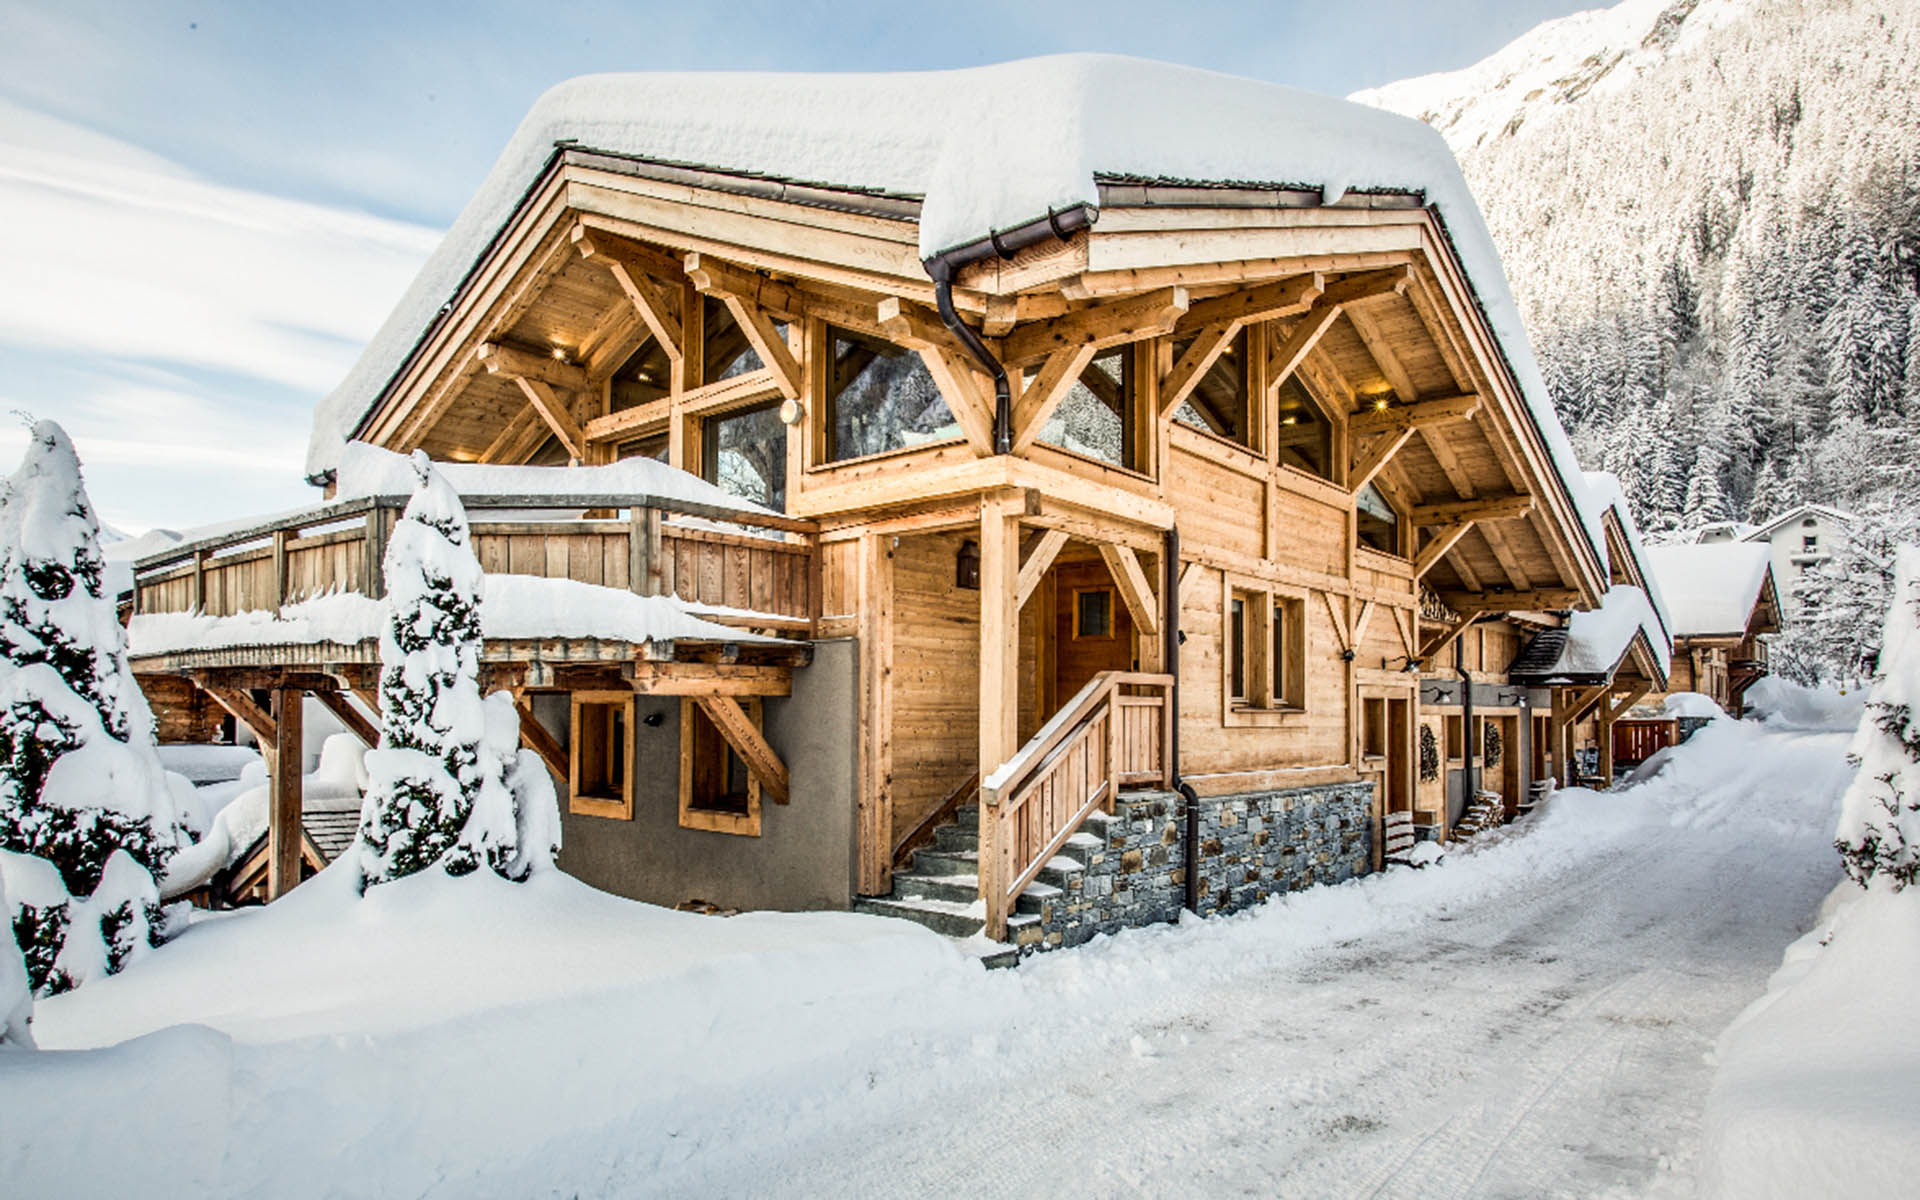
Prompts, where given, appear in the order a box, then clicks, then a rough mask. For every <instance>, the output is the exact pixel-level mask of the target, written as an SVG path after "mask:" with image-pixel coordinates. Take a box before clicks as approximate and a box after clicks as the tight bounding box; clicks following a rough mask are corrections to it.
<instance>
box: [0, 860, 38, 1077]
mask: <svg viewBox="0 0 1920 1200" xmlns="http://www.w3.org/2000/svg"><path fill="white" fill-rule="evenodd" d="M10 911H11V910H10V909H9V908H8V907H7V877H6V872H4V871H0V1050H4V1049H6V1048H8V1047H14V1048H16V1049H18V1048H25V1049H28V1050H31V1049H32V1048H33V1030H32V1021H33V985H32V984H31V983H29V982H28V981H27V965H26V960H25V959H23V958H21V957H20V947H19V946H18V945H16V944H15V943H14V936H13V922H12V921H11V920H8V919H7V914H8V913H9V912H10Z"/></svg>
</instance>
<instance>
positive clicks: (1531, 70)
mask: <svg viewBox="0 0 1920 1200" xmlns="http://www.w3.org/2000/svg"><path fill="white" fill-rule="evenodd" d="M1916 83H1920V4H1916V3H1914V2H1913V0H1628V2H1627V3H1623V4H1620V5H1618V6H1617V7H1614V8H1611V9H1606V10H1601V11H1596V12H1589V13H1580V14H1576V15H1574V16H1571V17H1567V18H1564V19H1561V20H1556V21H1551V22H1548V23H1546V24H1544V25H1541V26H1539V27H1538V28H1536V29H1534V30H1533V31H1532V32H1530V33H1528V34H1526V35H1525V36H1523V37H1521V38H1520V39H1519V40H1517V41H1515V42H1513V43H1512V44H1511V45H1509V46H1507V47H1506V48H1505V49H1503V50H1501V51H1499V52H1498V53H1497V54H1495V55H1493V56H1492V57H1490V58H1488V59H1486V60H1484V61H1483V62H1481V63H1479V64H1477V65H1475V66H1473V67H1469V68H1467V69H1465V70H1462V71H1457V72H1452V73H1449V74H1444V75H1433V76H1427V77H1424V78H1419V79H1410V80H1405V81H1403V82H1400V83H1396V84H1391V85H1389V86H1387V87H1384V88H1380V89H1376V90H1374V91H1371V92H1363V93H1359V94H1357V95H1356V96H1355V97H1354V99H1357V100H1361V101H1363V102H1366V103H1371V104H1376V105H1379V106H1382V107H1385V108H1390V109H1393V110H1396V111H1399V112H1403V113H1406V114H1408V115H1412V116H1417V117H1420V118H1422V119H1424V120H1426V121H1428V122H1429V123H1431V124H1433V125H1434V126H1436V127H1437V128H1438V129H1439V130H1440V131H1441V132H1442V133H1443V134H1444V135H1445V136H1446V137H1447V139H1448V141H1449V142H1450V143H1451V144H1452V145H1453V148H1454V151H1455V153H1456V154H1457V155H1458V156H1459V158H1460V161H1461V164H1462V166H1463V167H1464V169H1465V171H1466V174H1467V177H1468V179H1469V181H1470V182H1471V184H1472V185H1473V188H1474V191H1475V193H1476V194H1477V195H1478V197H1479V199H1480V202H1481V204H1482V205H1483V207H1484V208H1485V210H1486V215H1487V220H1488V222H1489V224H1490V225H1491V227H1492V230H1493V235H1494V240H1495V242H1496V244H1497V245H1498V246H1499V248H1500V250H1501V253H1502V255H1503V256H1504V258H1505V261H1506V267H1507V271H1508V274H1509V275H1510V276H1511V278H1512V282H1513V287H1514V291H1515V293H1516V294H1517V296H1518V297H1519V300H1520V304H1521V309H1522V312H1523V315H1524V316H1525V317H1526V319H1527V324H1528V328H1529V330H1530V331H1531V333H1532V336H1533V339H1534V342H1535V345H1536V348H1537V350H1538V351H1539V355H1540V358H1541V361H1542V364H1543V366H1544V368H1545V370H1546V374H1547V379H1548V381H1549V384H1550V385H1551V387H1552V390H1553V393H1554V399H1555V403H1556V404H1557V405H1558V407H1559V410H1560V413H1561V416H1562V419H1563V420H1564V421H1565V423H1566V425H1567V427H1568V429H1569V431H1570V432H1571V433H1572V435H1573V438H1574V443H1575V445H1576V447H1577V448H1578V450H1579V452H1580V457H1581V460H1582V462H1583V463H1584V464H1585V465H1586V466H1587V467H1589V468H1601V469H1605V470H1609V471H1612V472H1614V473H1616V474H1618V475H1619V476H1620V477H1621V480H1622V482H1623V484H1624V485H1625V487H1626V489H1627V494H1628V495H1629V496H1630V497H1631V498H1632V501H1633V504H1634V506H1635V509H1636V513H1635V515H1636V517H1637V518H1638V519H1639V521H1640V523H1641V527H1642V528H1643V529H1646V530H1648V531H1649V532H1651V533H1653V534H1655V535H1656V536H1658V535H1659V534H1661V533H1671V532H1672V531H1675V530H1677V529H1680V528H1684V527H1691V526H1695V525H1699V524H1701V523H1704V522H1707V521H1712V520H1718V519H1724V518H1735V519H1754V518H1760V517H1764V516H1767V515H1770V514H1772V513H1775V512H1778V511H1779V510H1781V509H1783V508H1785V507H1786V506H1788V505H1789V504H1791V503H1793V502H1796V501H1800V500H1818V501H1823V502H1828V503H1833V504H1837V505H1840V506H1841V507H1844V508H1849V509H1855V510H1868V509H1884V508H1886V507H1888V505H1889V504H1890V503H1891V502H1892V500H1893V498H1894V497H1895V496H1898V497H1899V500H1900V503H1899V504H1898V506H1897V507H1898V508H1899V509H1900V511H1901V512H1908V511H1909V510H1912V509H1914V508H1916V507H1920V505H1916V504H1915V503H1914V502H1913V500H1912V492H1911V490H1910V488H1909V483H1910V478H1911V477H1912V476H1913V475H1914V474H1915V464H1916V462H1920V447H1917V446H1916V444H1915V443H1916V439H1915V438H1913V437H1912V436H1910V431H1911V430H1913V429H1914V428H1915V426H1916V424H1917V423H1920V300H1916V293H1917V292H1920V87H1916ZM1906 522H1907V525H1908V528H1907V530H1905V532H1907V533H1911V532H1912V529H1911V526H1912V523H1913V518H1912V517H1911V515H1909V516H1907V517H1906Z"/></svg>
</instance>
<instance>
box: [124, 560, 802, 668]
mask: <svg viewBox="0 0 1920 1200" xmlns="http://www.w3.org/2000/svg"><path fill="white" fill-rule="evenodd" d="M386 619H387V606H386V603H385V602H384V601H381V600H376V599H373V598H372V597H369V596H362V595H359V594H358V593H336V594H333V595H329V596H319V597H315V598H314V599H311V600H301V601H298V602H296V603H293V604H289V605H286V606H285V607H283V608H281V609H280V610H278V611H277V612H265V611H257V612H244V613H236V614H234V615H232V616H226V617H210V616H206V615H203V614H200V613H135V614H134V616H133V620H132V621H131V622H130V623H129V624H128V626H127V653H128V654H129V655H132V656H133V657H136V658H138V657H144V656H146V655H152V654H180V653H187V652H191V651H195V650H225V649H231V648H234V647H240V646H295V645H311V644H313V643H316V642H335V643H340V644H342V645H352V644H353V643H355V642H360V641H365V640H367V639H370V638H378V637H379V636H380V629H381V625H382V623H383V622H384V621H385V620H386ZM480 631H481V634H482V635H483V636H485V637H489V638H502V639H518V638H601V639H604V640H607V641H620V642H630V643H632V644H634V645H639V644H640V643H643V642H655V643H665V642H672V641H680V640H686V641H700V642H768V643H775V644H784V643H780V639H778V638H770V637H766V636H764V635H762V634H757V633H749V632H747V631H745V630H741V629H731V628H728V627H727V626H724V625H716V624H714V623H713V622H711V621H706V620H702V619H701V618H699V617H696V616H694V615H693V614H692V613H690V612H688V611H687V605H686V604H684V603H683V602H682V601H680V600H679V599H678V598H677V597H673V596H638V595H635V594H634V593H632V592H629V591H626V590H625V589H623V588H610V587H601V586H599V585H598V584H592V583H581V582H579V581H577V580H573V579H542V578H539V577H537V576H533V575H502V574H495V575H488V576H487V577H486V595H485V596H484V598H483V599H482V600H481V603H480Z"/></svg>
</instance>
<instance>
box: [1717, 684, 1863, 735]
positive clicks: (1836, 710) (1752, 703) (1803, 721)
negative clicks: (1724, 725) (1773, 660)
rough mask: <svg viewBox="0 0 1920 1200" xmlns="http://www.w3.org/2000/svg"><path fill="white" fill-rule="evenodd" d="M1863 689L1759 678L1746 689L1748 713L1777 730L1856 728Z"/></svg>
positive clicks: (1860, 710)
mask: <svg viewBox="0 0 1920 1200" xmlns="http://www.w3.org/2000/svg"><path fill="white" fill-rule="evenodd" d="M1866 703H1867V693H1866V689H1864V688H1857V689H1855V690H1854V691H1851V692H1839V691H1835V690H1834V689H1833V688H1825V687H1818V688H1813V687H1806V686H1803V685H1801V684H1798V683H1794V682H1793V681H1792V680H1790V679H1783V678H1781V677H1780V676H1778V675H1767V676H1763V677H1762V678H1760V679H1759V680H1758V681H1756V682H1755V683H1754V685H1753V686H1752V687H1750V688H1748V689H1747V694H1746V705H1747V715H1748V716H1749V717H1750V718H1752V719H1754V720H1758V721H1763V722H1765V723H1766V724H1768V725H1770V726H1772V727H1774V728H1776V729H1846V730H1851V729H1854V728H1857V727H1858V726H1859V724H1860V714H1861V713H1862V712H1863V711H1865V708H1866Z"/></svg>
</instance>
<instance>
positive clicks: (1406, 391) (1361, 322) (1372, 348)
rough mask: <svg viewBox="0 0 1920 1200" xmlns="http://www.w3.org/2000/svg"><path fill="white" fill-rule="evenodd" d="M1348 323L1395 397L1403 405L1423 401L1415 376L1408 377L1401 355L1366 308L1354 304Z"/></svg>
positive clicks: (1348, 316)
mask: <svg viewBox="0 0 1920 1200" xmlns="http://www.w3.org/2000/svg"><path fill="white" fill-rule="evenodd" d="M1347 320H1348V322H1349V323H1351V324H1352V325H1353V331H1354V332H1355V333H1356V334H1359V335H1360V344H1361V345H1363V346H1365V347H1366V348H1367V353H1368V354H1370V355H1372V356H1373V362H1374V365H1375V366H1377V367H1379V368H1380V377H1381V378H1382V379H1385V380H1386V381H1387V386H1388V387H1390V388H1392V389H1393V394H1394V395H1396V396H1398V397H1399V398H1400V402H1401V403H1402V404H1412V403H1413V402H1414V401H1416V400H1418V399H1419V398H1420V389H1419V388H1418V387H1416V386H1415V385H1414V382H1413V376H1411V375H1409V374H1407V368H1406V367H1405V366H1404V365H1402V363H1401V362H1400V356H1399V355H1398V354H1395V353H1394V352H1393V344H1392V342H1391V340H1390V339H1389V338H1388V337H1387V335H1386V333H1385V332H1383V331H1382V330H1381V328H1380V323H1379V322H1378V321H1376V320H1374V319H1373V316H1372V314H1371V313H1369V312H1367V310H1366V307H1365V306H1364V305H1354V306H1353V308H1352V310H1351V311H1349V312H1348V313H1347Z"/></svg>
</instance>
